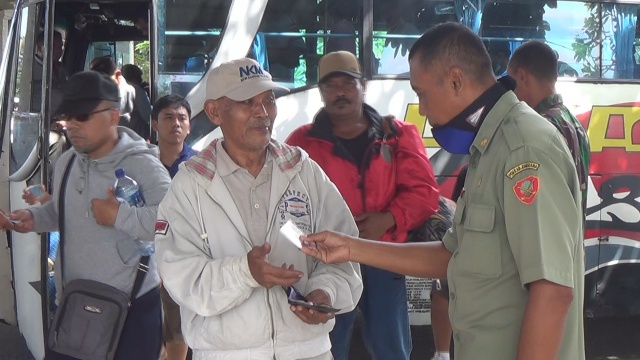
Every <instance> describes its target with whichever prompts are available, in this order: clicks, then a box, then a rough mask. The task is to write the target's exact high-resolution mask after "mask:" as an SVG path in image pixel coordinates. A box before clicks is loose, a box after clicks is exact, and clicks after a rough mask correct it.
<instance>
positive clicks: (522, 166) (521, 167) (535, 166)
mask: <svg viewBox="0 0 640 360" xmlns="http://www.w3.org/2000/svg"><path fill="white" fill-rule="evenodd" d="M539 167H540V164H538V163H534V162H526V163H522V164H520V165H518V166H515V167H513V168H512V169H511V170H509V171H507V177H508V178H509V179H513V177H514V176H516V175H518V174H520V173H521V172H523V171H525V170H535V171H538V168H539Z"/></svg>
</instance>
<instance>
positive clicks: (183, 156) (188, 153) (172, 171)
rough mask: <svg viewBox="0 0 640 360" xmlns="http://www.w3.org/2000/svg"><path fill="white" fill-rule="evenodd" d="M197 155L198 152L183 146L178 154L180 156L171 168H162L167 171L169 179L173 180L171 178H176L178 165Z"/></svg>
mask: <svg viewBox="0 0 640 360" xmlns="http://www.w3.org/2000/svg"><path fill="white" fill-rule="evenodd" d="M197 153H198V152H197V151H195V150H193V149H192V148H191V147H190V146H189V145H187V144H184V145H183V146H182V151H181V152H180V155H178V158H177V159H176V161H174V162H173V164H171V166H167V165H164V167H166V168H167V170H168V171H169V175H170V176H171V178H172V179H173V177H174V176H176V173H177V172H178V166H179V165H180V164H182V163H183V162H185V161H187V160H189V158H190V157H192V156H193V155H195V154H197Z"/></svg>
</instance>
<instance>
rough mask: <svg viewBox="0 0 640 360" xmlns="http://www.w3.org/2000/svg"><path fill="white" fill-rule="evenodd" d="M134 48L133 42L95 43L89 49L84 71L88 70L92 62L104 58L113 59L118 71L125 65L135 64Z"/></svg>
mask: <svg viewBox="0 0 640 360" xmlns="http://www.w3.org/2000/svg"><path fill="white" fill-rule="evenodd" d="M133 48H134V46H133V41H112V42H93V43H91V44H89V48H88V49H87V57H86V58H85V64H84V69H85V70H88V69H89V64H91V61H92V60H93V59H95V58H99V57H102V56H111V57H113V59H114V60H115V62H116V67H117V68H118V69H121V68H122V66H123V65H125V64H133V62H134V59H133V57H134V53H133Z"/></svg>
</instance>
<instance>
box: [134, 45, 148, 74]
mask: <svg viewBox="0 0 640 360" xmlns="http://www.w3.org/2000/svg"><path fill="white" fill-rule="evenodd" d="M150 48H151V46H150V43H149V41H148V40H145V41H136V42H135V43H134V54H133V61H134V64H136V65H137V66H138V67H139V68H140V69H142V80H144V81H149V62H150V56H149V50H150Z"/></svg>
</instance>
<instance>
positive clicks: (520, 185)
mask: <svg viewBox="0 0 640 360" xmlns="http://www.w3.org/2000/svg"><path fill="white" fill-rule="evenodd" d="M539 188H540V179H539V178H538V177H537V176H533V175H529V176H527V177H526V178H524V179H522V180H520V181H518V182H517V183H516V184H515V185H513V192H514V193H515V194H516V197H517V198H518V200H520V201H522V203H523V204H526V205H531V203H532V202H533V200H535V198H536V195H537V194H538V189H539ZM156 226H157V225H156Z"/></svg>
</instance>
